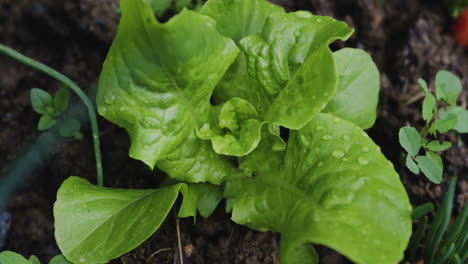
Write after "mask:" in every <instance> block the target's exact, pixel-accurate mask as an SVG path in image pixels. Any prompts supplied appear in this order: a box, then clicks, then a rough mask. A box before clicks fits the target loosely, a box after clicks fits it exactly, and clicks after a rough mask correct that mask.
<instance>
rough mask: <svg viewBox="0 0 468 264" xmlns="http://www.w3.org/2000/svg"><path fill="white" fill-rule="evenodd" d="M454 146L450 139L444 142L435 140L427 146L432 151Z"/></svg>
mask: <svg viewBox="0 0 468 264" xmlns="http://www.w3.org/2000/svg"><path fill="white" fill-rule="evenodd" d="M451 146H452V143H451V142H450V141H444V142H442V144H441V143H440V142H439V141H438V140H433V141H431V142H429V144H427V148H428V149H429V150H431V151H444V150H447V149H449V148H450V147H451Z"/></svg>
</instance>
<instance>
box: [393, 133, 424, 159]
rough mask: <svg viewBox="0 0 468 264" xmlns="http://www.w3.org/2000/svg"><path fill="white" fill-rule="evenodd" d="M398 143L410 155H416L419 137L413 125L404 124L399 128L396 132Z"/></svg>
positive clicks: (419, 146) (419, 147)
mask: <svg viewBox="0 0 468 264" xmlns="http://www.w3.org/2000/svg"><path fill="white" fill-rule="evenodd" d="M398 138H399V140H400V145H401V146H402V147H403V148H404V149H405V150H406V152H408V155H410V156H416V155H417V154H418V153H419V149H421V137H420V136H419V133H418V131H417V130H416V128H414V127H410V126H405V127H402V128H400V132H399V133H398Z"/></svg>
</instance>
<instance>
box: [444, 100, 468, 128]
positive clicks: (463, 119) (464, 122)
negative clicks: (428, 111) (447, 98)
mask: <svg viewBox="0 0 468 264" xmlns="http://www.w3.org/2000/svg"><path fill="white" fill-rule="evenodd" d="M449 114H453V115H455V116H456V117H457V123H456V124H455V126H454V127H453V129H454V130H456V131H457V132H458V133H468V111H467V110H466V109H465V108H463V107H460V106H456V105H452V106H449V107H447V109H446V110H445V109H440V110H439V115H440V117H441V118H444V119H446V118H447V117H448V115H449Z"/></svg>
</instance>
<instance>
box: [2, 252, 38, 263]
mask: <svg viewBox="0 0 468 264" xmlns="http://www.w3.org/2000/svg"><path fill="white" fill-rule="evenodd" d="M0 264H34V263H33V262H32V261H30V260H27V259H25V258H24V257H23V256H21V255H20V254H18V253H15V252H11V251H3V252H0Z"/></svg>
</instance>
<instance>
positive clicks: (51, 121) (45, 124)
mask: <svg viewBox="0 0 468 264" xmlns="http://www.w3.org/2000/svg"><path fill="white" fill-rule="evenodd" d="M55 124H57V119H55V118H54V117H51V116H49V115H44V116H41V118H40V119H39V122H38V123H37V129H38V130H39V131H43V130H47V129H49V128H51V127H53V126H55Z"/></svg>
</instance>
